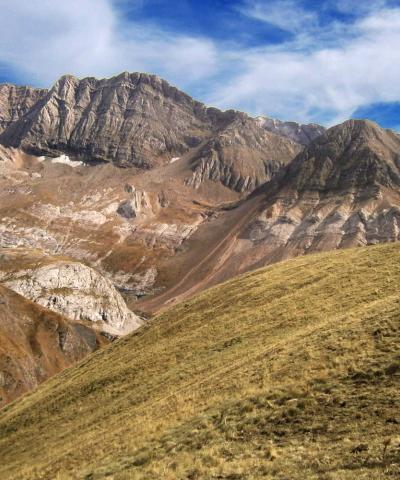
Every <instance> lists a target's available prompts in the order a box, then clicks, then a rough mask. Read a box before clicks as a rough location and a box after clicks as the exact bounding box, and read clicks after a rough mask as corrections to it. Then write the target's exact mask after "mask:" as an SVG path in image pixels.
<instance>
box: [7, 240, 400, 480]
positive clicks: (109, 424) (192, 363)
mask: <svg viewBox="0 0 400 480" xmlns="http://www.w3.org/2000/svg"><path fill="white" fill-rule="evenodd" d="M399 281H400V244H389V245H382V246H374V247H367V248H360V249H355V250H342V251H335V252H330V253H323V254H318V255H310V256H306V257H299V258H297V259H294V260H289V261H286V262H283V263H280V264H276V265H273V266H270V267H267V268H264V269H262V270H258V271H255V272H252V273H250V274H247V275H244V276H241V277H238V278H235V279H234V280H232V281H230V282H228V283H226V284H223V285H220V286H217V287H215V288H213V289H211V290H208V291H206V292H204V293H202V294H200V295H198V296H197V297H196V298H194V299H192V300H191V301H186V302H184V303H181V304H180V305H178V306H176V307H174V308H172V309H171V310H169V311H168V312H166V313H164V314H162V315H160V316H158V317H156V318H154V319H153V320H152V321H150V322H149V323H148V324H147V325H145V326H144V327H142V328H141V329H139V330H138V331H137V332H135V333H134V334H132V335H130V336H129V337H126V338H124V339H121V340H120V341H118V342H116V343H115V344H113V345H111V346H110V347H107V348H105V349H104V350H102V351H99V352H96V353H94V354H93V355H91V356H89V357H87V358H86V359H85V360H83V361H82V362H81V363H80V364H79V365H78V366H76V367H74V368H71V369H68V370H66V371H64V372H62V373H61V374H60V375H58V376H56V377H54V378H52V379H50V380H49V381H47V382H45V383H44V384H43V385H42V386H41V387H39V388H38V390H36V391H35V392H33V393H31V394H29V395H27V396H25V397H24V398H22V399H21V400H20V401H18V402H15V403H13V404H11V405H9V406H7V407H6V408H5V409H3V410H2V411H1V412H0V478H2V479H3V478H4V479H17V478H18V479H19V480H20V479H55V478H58V479H69V478H74V479H75V478H82V479H102V478H110V479H160V478H163V479H214V478H215V479H231V480H232V479H259V478H274V479H307V480H312V479H326V480H328V479H330V480H333V479H340V480H350V479H351V480H353V479H354V480H355V479H357V480H362V479H365V480H366V479H371V478H374V479H375V480H379V479H386V478H387V479H392V478H398V477H399V475H400V445H399V442H400V438H399V422H400V417H399V399H400V393H399V392H400V390H399V380H400V354H399V349H398V345H399V340H400V339H399V334H400V294H399V291H398V285H399Z"/></svg>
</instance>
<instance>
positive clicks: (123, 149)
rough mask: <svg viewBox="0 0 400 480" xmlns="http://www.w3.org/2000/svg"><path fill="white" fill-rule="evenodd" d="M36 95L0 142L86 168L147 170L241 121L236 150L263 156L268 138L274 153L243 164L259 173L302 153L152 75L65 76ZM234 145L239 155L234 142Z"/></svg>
mask: <svg viewBox="0 0 400 480" xmlns="http://www.w3.org/2000/svg"><path fill="white" fill-rule="evenodd" d="M33 93H35V94H34V95H32V99H31V102H30V104H31V106H32V108H30V109H28V110H27V109H26V108H25V104H24V108H23V109H22V111H21V113H22V115H19V116H17V117H15V118H14V117H13V121H12V122H10V124H9V126H8V128H6V129H5V131H3V133H2V134H1V135H0V143H2V144H4V145H6V146H11V147H18V148H22V149H23V150H25V151H26V152H28V153H33V154H35V155H50V156H59V155H61V154H67V155H69V156H72V157H76V158H79V159H83V160H85V161H89V162H96V161H97V162H98V161H101V162H110V161H111V162H113V163H115V164H116V165H119V166H127V165H131V166H136V167H139V168H142V169H149V168H154V167H155V166H159V165H163V164H166V163H168V162H170V161H171V160H172V159H176V158H178V157H180V156H182V155H183V154H185V153H186V152H188V151H190V150H191V149H193V148H195V147H198V146H199V145H201V144H202V142H207V141H211V139H212V138H214V137H215V136H217V137H218V134H219V132H220V131H221V130H225V129H226V128H227V127H228V125H230V124H231V123H235V122H236V123H237V122H238V119H240V120H239V121H243V122H246V123H247V125H248V124H249V123H251V122H252V123H253V125H252V127H251V130H252V134H251V135H250V136H248V135H246V133H245V134H244V135H243V136H242V137H241V139H240V141H239V142H238V143H239V148H242V146H243V147H244V150H246V148H247V150H249V149H252V148H255V149H256V150H259V149H260V146H263V145H265V143H268V140H269V139H271V140H272V142H274V145H271V147H270V148H269V150H270V151H271V150H273V156H272V157H271V158H270V155H269V153H270V152H266V153H265V154H263V153H262V152H259V153H258V154H257V155H256V156H252V155H250V157H249V158H245V160H246V161H247V162H249V163H251V162H253V163H254V166H252V165H249V166H248V167H247V168H249V169H256V170H257V172H258V171H259V170H260V169H262V168H263V167H264V164H266V168H267V169H268V168H269V163H268V162H269V161H272V163H273V165H272V167H271V168H276V158H277V157H278V158H279V160H280V162H287V161H288V160H291V159H292V158H293V156H294V154H295V153H297V152H298V150H299V147H298V146H297V147H296V145H295V144H294V143H293V142H291V141H289V140H288V139H286V138H285V139H284V140H283V139H282V138H281V139H280V141H277V140H276V139H275V137H273V136H271V135H267V134H265V131H264V129H262V128H261V127H259V126H258V123H257V121H256V120H255V119H250V118H249V117H248V118H247V116H245V115H244V114H241V113H240V112H234V111H232V110H231V111H227V112H221V111H220V110H217V109H216V108H207V107H206V106H205V105H203V104H202V103H199V102H197V101H195V100H193V99H192V98H190V97H189V96H188V95H186V94H185V93H183V92H181V91H179V90H178V89H176V88H175V87H172V86H171V85H169V84H168V83H167V82H166V81H165V80H162V79H160V78H159V77H156V76H154V75H147V74H143V73H127V72H125V73H122V74H121V75H118V76H117V77H113V78H111V79H103V80H97V79H95V78H85V79H83V80H79V79H77V78H75V77H73V76H71V75H66V76H64V77H62V78H60V79H59V80H58V81H57V82H56V83H55V85H54V86H53V87H52V88H51V89H50V90H49V91H48V92H47V93H46V94H45V95H43V92H42V91H39V92H37V91H34V92H33ZM38 98H39V100H38ZM16 100H17V99H16ZM25 103H26V102H25ZM6 107H7V105H6ZM1 108H2V106H1V104H0V110H1ZM8 110H9V109H8V108H6V112H8ZM3 115H6V113H3ZM239 128H240V125H239ZM255 130H258V132H257V133H256V137H257V136H258V137H265V138H264V139H262V140H261V145H260V142H259V141H258V138H254V131H255ZM232 141H233V149H234V145H235V143H236V139H232ZM232 141H231V143H232ZM248 141H249V142H250V145H247V142H248ZM252 142H253V143H254V142H255V143H256V145H255V146H254V147H253V145H252ZM281 157H282V158H281ZM230 161H232V160H230ZM236 168H240V167H239V166H236ZM264 177H265V174H264V175H263V178H264ZM257 179H258V180H260V179H259V178H257ZM253 181H254V183H257V181H256V180H253ZM227 183H229V182H228V181H225V184H227ZM234 186H236V184H235V185H234Z"/></svg>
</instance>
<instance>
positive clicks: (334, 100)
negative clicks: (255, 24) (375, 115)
mask: <svg viewBox="0 0 400 480" xmlns="http://www.w3.org/2000/svg"><path fill="white" fill-rule="evenodd" d="M275 3H276V2H274V5H275ZM375 7H376V8H374V9H373V10H372V11H370V12H368V13H366V14H364V15H360V16H358V17H357V18H356V19H355V20H354V21H353V22H351V23H340V22H338V21H333V22H331V23H330V24H329V25H325V26H324V27H323V28H320V27H318V26H316V27H315V28H311V29H309V30H308V33H307V35H306V36H305V35H304V34H303V32H301V33H299V34H298V35H296V36H295V37H294V38H293V39H292V40H290V41H287V42H285V43H283V44H280V45H278V46H266V47H264V48H258V49H253V50H247V51H246V52H237V55H236V57H235V59H234V60H232V61H233V63H236V64H237V63H239V62H240V63H241V71H240V73H239V74H238V75H236V76H235V77H234V78H232V79H231V81H230V82H228V83H227V84H225V85H224V86H223V87H222V88H217V89H216V91H214V92H213V95H212V96H211V97H210V101H211V102H216V103H217V104H219V105H220V106H225V105H232V104H234V105H235V106H236V107H237V108H244V109H246V108H247V109H249V110H250V111H252V112H253V113H256V114H261V113H267V114H270V115H273V116H278V117H283V118H291V119H298V120H302V121H319V122H324V123H327V124H332V123H336V122H338V121H341V120H344V119H345V118H348V117H349V116H351V114H352V113H353V112H354V111H355V110H357V109H358V108H360V107H361V106H362V105H367V104H371V103H375V102H393V101H398V100H399V99H400V84H399V82H398V79H399V78H400V50H399V49H398V48H397V47H396V46H397V45H400V9H399V8H388V7H382V8H378V5H375ZM274 8H275V7H274ZM314 25H316V22H314ZM338 34H340V35H339V38H337V37H338ZM335 39H336V40H335ZM236 66H237V65H236Z"/></svg>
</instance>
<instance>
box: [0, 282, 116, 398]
mask: <svg viewBox="0 0 400 480" xmlns="http://www.w3.org/2000/svg"><path fill="white" fill-rule="evenodd" d="M106 343H108V342H107V340H106V339H105V338H104V337H102V336H100V334H99V333H96V331H95V330H93V329H92V328H91V327H90V325H89V324H87V323H86V324H85V323H84V322H71V321H69V320H68V319H67V318H65V317H63V316H61V315H59V314H56V313H53V312H51V311H50V310H47V309H45V308H43V307H41V306H39V305H37V304H34V303H33V302H30V301H29V300H27V299H26V298H24V297H22V296H21V295H18V294H17V293H15V292H13V291H12V290H10V289H8V288H6V287H4V286H3V285H0V406H3V405H4V404H5V403H7V402H9V401H11V400H14V399H15V398H17V397H19V396H20V395H21V394H23V393H25V392H27V391H29V390H32V389H34V388H36V387H37V386H38V385H39V384H40V383H41V382H43V381H44V380H46V379H47V378H49V377H51V376H53V375H54V374H56V373H58V372H59V371H61V370H63V369H64V368H66V367H69V366H71V365H72V364H74V363H76V362H77V361H79V360H81V359H82V358H83V357H85V356H86V355H87V354H88V353H91V352H93V351H95V350H97V349H98V348H99V347H100V346H103V345H105V344H106Z"/></svg>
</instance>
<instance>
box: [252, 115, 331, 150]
mask: <svg viewBox="0 0 400 480" xmlns="http://www.w3.org/2000/svg"><path fill="white" fill-rule="evenodd" d="M257 121H258V124H259V125H260V126H261V127H263V128H265V130H268V131H269V132H272V133H275V134H277V135H283V136H284V137H287V138H290V139H291V140H293V141H294V142H297V143H300V144H301V145H309V144H310V143H311V142H312V141H313V140H315V139H316V138H318V137H319V136H320V135H322V134H324V133H325V131H326V129H325V128H324V127H323V126H322V125H318V124H316V123H309V124H301V123H296V122H282V121H281V120H277V119H275V118H268V117H257Z"/></svg>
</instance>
